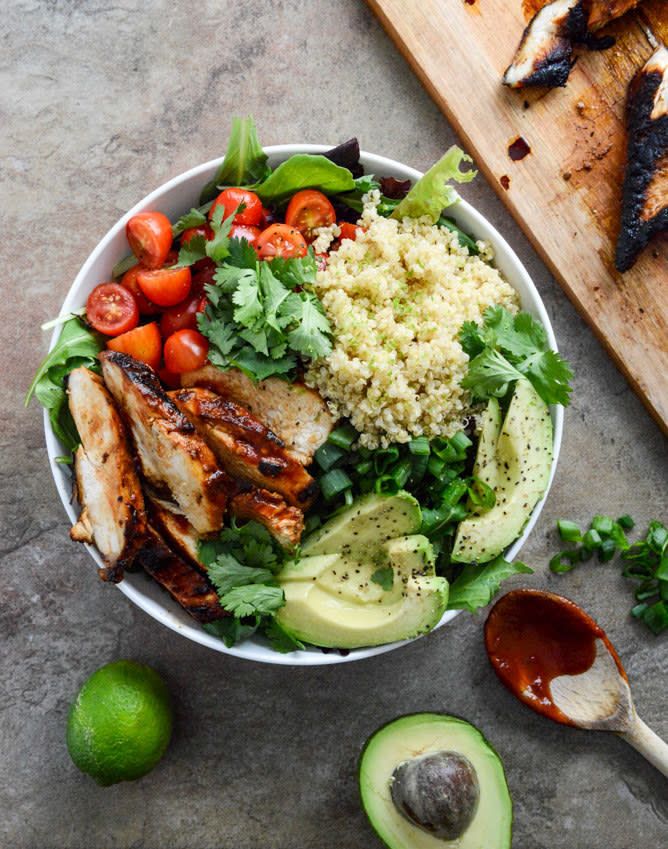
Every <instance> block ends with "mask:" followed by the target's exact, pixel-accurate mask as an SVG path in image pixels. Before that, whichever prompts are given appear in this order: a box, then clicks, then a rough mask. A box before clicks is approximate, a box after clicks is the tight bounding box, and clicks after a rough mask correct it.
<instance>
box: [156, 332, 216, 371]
mask: <svg viewBox="0 0 668 849" xmlns="http://www.w3.org/2000/svg"><path fill="white" fill-rule="evenodd" d="M164 353H165V368H166V369H167V371H169V372H172V374H183V373H184V372H186V371H192V370H193V369H196V368H201V367H202V366H203V365H204V363H205V362H206V360H207V356H208V354H209V342H208V340H207V339H206V337H205V336H202V334H201V333H199V332H198V331H197V330H177V332H176V333H172V335H171V336H170V337H169V338H168V339H167V341H166V342H165V352H164Z"/></svg>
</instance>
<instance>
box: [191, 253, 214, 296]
mask: <svg viewBox="0 0 668 849" xmlns="http://www.w3.org/2000/svg"><path fill="white" fill-rule="evenodd" d="M200 262H202V263H206V262H207V260H205V259H203V260H200ZM191 268H192V271H193V282H192V286H191V287H190V292H191V294H193V295H195V294H197V295H200V296H203V295H204V287H205V286H206V285H207V283H213V282H214V280H215V276H216V270H217V268H218V266H217V265H216V263H215V262H212V261H211V260H209V261H208V263H207V264H206V265H202V266H200V265H199V262H196V263H195V264H194V265H192V266H191Z"/></svg>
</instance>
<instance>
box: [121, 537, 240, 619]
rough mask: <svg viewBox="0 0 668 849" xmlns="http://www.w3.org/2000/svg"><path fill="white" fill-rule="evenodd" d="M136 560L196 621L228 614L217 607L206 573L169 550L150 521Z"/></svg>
mask: <svg viewBox="0 0 668 849" xmlns="http://www.w3.org/2000/svg"><path fill="white" fill-rule="evenodd" d="M137 562H138V563H140V564H141V565H142V567H143V568H144V570H145V571H146V572H147V573H148V574H149V575H150V576H151V577H152V578H154V579H155V580H156V581H157V582H158V583H159V584H160V585H161V586H162V587H164V589H166V590H167V592H168V593H169V594H170V595H171V596H172V598H173V599H174V600H175V601H177V602H178V603H179V604H180V605H181V607H182V608H183V609H184V610H185V611H186V612H187V613H189V614H190V615H191V616H192V617H193V619H196V620H197V621H198V622H202V623H206V622H213V621H214V620H216V619H222V618H223V617H224V616H229V615H230V614H229V613H228V612H227V611H226V610H224V609H223V608H222V607H221V606H220V602H219V599H218V595H217V593H216V591H215V590H214V589H213V587H212V585H211V583H210V581H209V580H208V579H207V578H206V576H205V575H203V574H202V573H201V572H199V571H198V570H197V569H195V567H194V566H192V565H191V564H190V563H187V562H186V561H185V560H184V559H183V558H181V557H179V556H178V554H176V553H175V552H174V551H172V549H171V548H170V547H169V546H168V545H167V544H166V542H165V541H164V539H163V538H162V537H161V536H160V534H159V533H158V532H157V531H156V529H155V528H154V527H152V525H150V524H149V525H148V527H147V535H146V541H145V543H144V545H143V546H142V547H141V549H140V550H139V552H138V553H137Z"/></svg>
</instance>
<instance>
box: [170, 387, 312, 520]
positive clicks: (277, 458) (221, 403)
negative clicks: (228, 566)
mask: <svg viewBox="0 0 668 849" xmlns="http://www.w3.org/2000/svg"><path fill="white" fill-rule="evenodd" d="M168 395H169V398H170V399H171V400H172V401H173V402H174V403H175V404H176V406H177V407H178V408H179V410H180V411H181V412H182V413H183V414H184V415H185V416H186V417H187V418H188V419H190V421H191V422H192V423H193V425H194V426H195V428H196V430H197V431H198V432H199V433H200V434H201V435H202V436H203V437H204V440H205V441H206V443H207V444H208V445H209V447H210V448H211V450H212V451H213V453H214V454H215V455H216V457H217V459H218V461H219V462H220V464H221V465H222V466H223V468H224V469H225V470H226V471H227V472H228V473H229V474H230V475H232V476H233V477H235V478H240V479H241V480H246V481H250V482H251V483H254V484H256V485H257V486H259V487H261V488H264V489H268V490H269V491H270V492H278V493H280V494H281V495H282V496H283V497H284V498H285V500H286V501H287V502H288V504H291V505H293V506H294V507H305V506H307V505H308V504H309V503H310V502H311V501H312V500H313V497H314V496H315V494H316V492H317V486H316V483H315V481H314V480H313V478H312V477H311V475H309V473H308V472H307V471H306V469H305V468H304V466H302V464H301V463H299V462H298V461H297V460H295V459H294V457H292V456H291V455H290V454H288V452H287V451H286V450H285V447H284V443H283V441H282V440H281V439H279V438H278V437H277V436H276V435H275V434H274V433H272V431H270V430H269V429H268V428H267V427H265V426H264V424H262V422H260V421H259V420H258V419H256V418H255V416H253V415H251V414H250V413H249V412H248V410H247V409H245V407H242V406H240V405H239V404H237V403H236V402H235V401H231V400H229V399H227V398H222V397H221V396H220V395H217V394H216V393H215V392H212V391H211V390H210V389H203V388H201V387H193V388H190V389H177V390H175V391H173V392H169V393H168Z"/></svg>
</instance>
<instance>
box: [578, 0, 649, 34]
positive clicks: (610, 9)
mask: <svg viewBox="0 0 668 849" xmlns="http://www.w3.org/2000/svg"><path fill="white" fill-rule="evenodd" d="M640 2H641V0H589V2H588V3H587V4H586V5H587V6H588V7H589V17H588V19H587V29H588V30H589V32H596V30H599V29H601V27H604V26H605V25H606V24H609V23H610V21H614V20H615V18H621V16H622V15H625V14H626V13H627V12H629V11H630V10H631V9H633V8H635V7H636V6H637V5H638V4H639V3H640Z"/></svg>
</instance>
